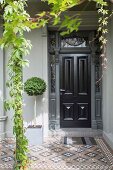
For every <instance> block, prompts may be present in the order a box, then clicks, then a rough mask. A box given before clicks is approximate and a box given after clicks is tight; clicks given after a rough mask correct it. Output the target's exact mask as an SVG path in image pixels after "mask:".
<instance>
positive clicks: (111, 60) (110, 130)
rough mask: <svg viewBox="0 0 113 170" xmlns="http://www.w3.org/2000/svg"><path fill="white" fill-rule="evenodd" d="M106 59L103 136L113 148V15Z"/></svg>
mask: <svg viewBox="0 0 113 170" xmlns="http://www.w3.org/2000/svg"><path fill="white" fill-rule="evenodd" d="M112 9H113V7H112ZM107 59H108V62H107V69H106V70H104V77H103V136H104V138H105V140H106V141H107V142H108V144H109V145H110V146H111V147H112V148H113V17H112V18H111V20H110V23H109V34H108V44H107Z"/></svg>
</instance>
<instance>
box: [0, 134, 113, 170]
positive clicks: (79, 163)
mask: <svg viewBox="0 0 113 170" xmlns="http://www.w3.org/2000/svg"><path fill="white" fill-rule="evenodd" d="M95 141H96V143H97V145H83V144H82V145H76V144H70V145H65V144H64V143H63V138H62V137H60V136H59V137H58V138H57V139H55V138H49V139H48V140H46V142H45V143H44V144H43V145H41V146H29V150H30V153H29V154H28V156H29V158H30V160H31V165H30V169H31V170H33V169H34V170H55V169H56V170H64V169H65V170H113V154H112V153H111V151H110V150H109V148H108V147H107V145H106V144H105V142H104V140H103V139H102V138H95ZM14 148H15V142H14V140H13V139H12V140H11V139H6V140H4V141H1V142H0V170H6V169H7V170H13V163H14V156H13V153H14Z"/></svg>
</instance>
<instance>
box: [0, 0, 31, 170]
mask: <svg viewBox="0 0 113 170" xmlns="http://www.w3.org/2000/svg"><path fill="white" fill-rule="evenodd" d="M25 6H26V1H25V0H24V1H23V0H18V1H13V0H4V1H2V8H3V9H4V14H3V20H4V25H3V26H4V32H3V38H2V39H1V47H2V48H7V49H8V50H9V53H10V57H9V61H8V74H9V80H8V81H7V86H8V87H9V94H10V99H9V100H7V101H6V102H5V109H6V110H9V109H13V110H14V115H13V120H14V126H13V133H14V135H15V137H16V148H15V151H14V155H15V164H14V169H15V170H20V169H25V167H26V166H27V164H28V157H27V152H28V140H27V139H26V137H25V135H24V128H23V117H22V105H23V99H22V97H23V83H22V68H23V67H24V66H25V65H27V64H28V61H27V60H25V59H24V56H26V55H27V54H29V49H31V43H30V41H29V40H26V39H25V37H24V31H30V24H31V23H30V22H29V18H30V16H29V14H27V12H26V11H25Z"/></svg>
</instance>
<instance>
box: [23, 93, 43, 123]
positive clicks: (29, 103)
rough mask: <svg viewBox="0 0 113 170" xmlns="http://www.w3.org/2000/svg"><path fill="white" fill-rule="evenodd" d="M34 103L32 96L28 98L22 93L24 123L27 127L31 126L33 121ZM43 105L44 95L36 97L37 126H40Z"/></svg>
mask: <svg viewBox="0 0 113 170" xmlns="http://www.w3.org/2000/svg"><path fill="white" fill-rule="evenodd" d="M34 102H35V97H34V96H28V95H27V94H26V93H24V105H23V112H24V121H25V123H27V124H28V125H29V124H31V123H32V121H33V119H34ZM44 103H45V98H44V95H40V96H37V119H36V122H37V124H38V125H42V120H43V111H44V109H43V107H44V106H43V105H44Z"/></svg>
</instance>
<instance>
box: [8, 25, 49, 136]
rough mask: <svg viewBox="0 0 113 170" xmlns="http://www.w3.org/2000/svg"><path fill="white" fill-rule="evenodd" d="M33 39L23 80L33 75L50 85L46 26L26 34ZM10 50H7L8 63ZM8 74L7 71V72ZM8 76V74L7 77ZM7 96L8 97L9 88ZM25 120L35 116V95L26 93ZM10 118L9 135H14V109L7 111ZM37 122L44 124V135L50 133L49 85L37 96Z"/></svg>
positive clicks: (28, 120)
mask: <svg viewBox="0 0 113 170" xmlns="http://www.w3.org/2000/svg"><path fill="white" fill-rule="evenodd" d="M25 36H26V38H27V39H29V40H31V43H32V50H31V51H30V54H29V55H28V56H26V57H25V58H26V59H28V60H29V67H25V68H24V69H23V82H25V81H26V80H27V79H28V78H31V77H33V76H36V77H40V78H43V79H44V80H45V81H46V83H47V85H48V66H47V33H46V28H44V29H36V30H33V31H31V32H29V33H26V34H25ZM8 56H9V52H6V64H7V61H8ZM6 75H7V73H6ZM7 78H8V77H7V76H6V79H7ZM6 91H7V92H6V93H7V98H8V96H9V95H8V89H7V90H6ZM23 100H24V106H23V112H24V122H25V125H26V124H29V123H30V122H31V121H32V120H33V118H34V115H33V114H34V97H29V96H28V95H27V94H26V93H24V96H23ZM7 115H8V120H7V124H6V131H7V136H12V132H13V121H12V118H13V111H10V112H7ZM37 124H39V125H43V135H44V137H47V135H48V86H47V90H46V92H45V93H44V94H43V95H42V96H38V97H37Z"/></svg>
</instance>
